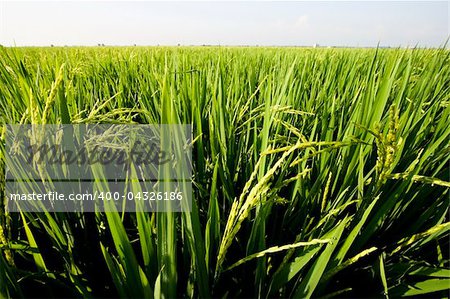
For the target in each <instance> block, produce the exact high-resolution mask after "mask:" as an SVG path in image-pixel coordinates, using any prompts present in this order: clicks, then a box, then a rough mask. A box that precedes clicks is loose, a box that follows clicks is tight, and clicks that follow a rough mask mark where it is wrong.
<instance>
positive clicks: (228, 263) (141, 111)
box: [0, 47, 450, 298]
mask: <svg viewBox="0 0 450 299" xmlns="http://www.w3.org/2000/svg"><path fill="white" fill-rule="evenodd" d="M449 104H450V52H449V51H448V50H447V49H445V48H442V49H308V48H251V47H249V48H246V47H240V48H231V47H230V48H229V47H142V48H141V47H129V48H114V47H97V48H84V47H79V48H77V47H73V48H0V106H1V109H0V116H1V118H0V124H1V125H2V128H3V129H2V134H1V138H2V142H1V144H2V145H1V147H2V150H1V159H0V161H1V165H2V166H1V167H2V173H3V172H4V170H3V168H4V154H5V147H4V140H5V125H6V124H84V123H107V124H160V123H170V124H192V126H193V137H194V142H193V144H192V161H193V177H192V182H193V188H192V189H193V190H192V198H193V202H192V210H191V212H190V213H173V212H167V213H114V212H109V213H100V212H97V213H29V212H22V213H8V212H7V211H6V210H5V207H4V205H2V207H1V208H0V297H2V298H3V297H5V298H8V297H14V298H16V297H45V298H53V297H64V298H68V297H77V298H80V297H86V298H88V297H92V298H100V297H109V298H110V297H121V298H153V297H156V298H175V297H181V298H209V297H215V298H255V297H257V298H279V297H282V298H285V297H289V298H290V297H292V298H303V297H341V298H342V297H344V298H346V297H348V298H355V297H385V298H388V297H400V296H428V297H445V296H448V292H449V289H450V270H449V267H450V249H449V248H450V242H449V232H450V219H449V206H450V195H449V190H450V167H449V166H450V164H449V163H450V161H449V160H450V106H449ZM4 179H5V178H4V175H3V174H2V175H1V180H2V181H0V184H1V186H2V187H0V194H1V196H2V198H5V194H4V184H5V182H4Z"/></svg>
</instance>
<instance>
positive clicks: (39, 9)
mask: <svg viewBox="0 0 450 299" xmlns="http://www.w3.org/2000/svg"><path fill="white" fill-rule="evenodd" d="M449 3H450V1H426V2H421V1H397V2H394V1H377V2H369V1H352V2H344V1H333V2H324V1H314V2H313V1H289V2H282V1H270V2H269V1H264V2H261V1H244V2H240V1H228V2H218V1H197V2H191V1H182V2H174V1H166V2H153V1H134V2H132V1H97V2H93V1H62V2H61V1H59V2H56V1H49V2H44V1H36V0H35V1H30V2H26V1H5V0H0V44H2V45H5V46H13V45H16V46H48V45H60V46H63V45H68V46H73V45H80V46H81V45H86V46H89V45H97V44H105V45H134V44H136V45H177V44H181V45H204V44H207V45H260V46H263V45H265V46H275V45H278V46H311V45H314V44H319V45H320V46H376V45H377V44H378V43H379V44H380V45H381V46H392V47H398V46H422V47H438V46H441V45H442V44H444V43H445V42H446V40H447V39H448V38H449V27H450V22H449V9H450V5H449Z"/></svg>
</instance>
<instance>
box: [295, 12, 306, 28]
mask: <svg viewBox="0 0 450 299" xmlns="http://www.w3.org/2000/svg"><path fill="white" fill-rule="evenodd" d="M308 25H309V17H308V15H302V16H300V17H298V18H297V20H295V23H294V27H295V28H305V27H308Z"/></svg>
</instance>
